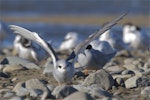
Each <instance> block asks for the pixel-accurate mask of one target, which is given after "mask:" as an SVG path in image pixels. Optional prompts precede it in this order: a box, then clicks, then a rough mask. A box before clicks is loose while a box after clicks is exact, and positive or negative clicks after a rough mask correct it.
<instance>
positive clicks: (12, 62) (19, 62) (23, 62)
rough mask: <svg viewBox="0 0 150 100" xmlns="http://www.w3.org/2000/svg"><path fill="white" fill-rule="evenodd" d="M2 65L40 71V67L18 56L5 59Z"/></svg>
mask: <svg viewBox="0 0 150 100" xmlns="http://www.w3.org/2000/svg"><path fill="white" fill-rule="evenodd" d="M1 64H3V65H6V64H9V65H22V66H24V67H26V68H28V69H40V68H39V66H37V65H36V64H34V63H33V62H31V61H28V60H26V59H23V58H20V57H16V56H9V57H6V58H4V59H3V60H2V61H1Z"/></svg>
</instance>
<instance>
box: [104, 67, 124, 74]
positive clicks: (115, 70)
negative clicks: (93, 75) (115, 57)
mask: <svg viewBox="0 0 150 100" xmlns="http://www.w3.org/2000/svg"><path fill="white" fill-rule="evenodd" d="M105 70H106V71H108V72H113V73H115V72H116V73H121V72H122V71H123V70H124V68H122V67H119V66H111V67H108V68H106V69H105Z"/></svg>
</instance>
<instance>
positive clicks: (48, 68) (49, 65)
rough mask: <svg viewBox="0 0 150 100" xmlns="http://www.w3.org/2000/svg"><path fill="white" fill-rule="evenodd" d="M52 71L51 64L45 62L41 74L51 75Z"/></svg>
mask: <svg viewBox="0 0 150 100" xmlns="http://www.w3.org/2000/svg"><path fill="white" fill-rule="evenodd" d="M52 71H53V64H47V65H45V68H44V70H43V74H44V75H46V76H50V75H52Z"/></svg>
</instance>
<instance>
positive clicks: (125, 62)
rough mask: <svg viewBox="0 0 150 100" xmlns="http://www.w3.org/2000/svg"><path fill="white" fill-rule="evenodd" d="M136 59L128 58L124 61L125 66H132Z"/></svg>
mask: <svg viewBox="0 0 150 100" xmlns="http://www.w3.org/2000/svg"><path fill="white" fill-rule="evenodd" d="M134 60H135V59H134V58H127V59H125V60H124V64H132V62H133V61H134Z"/></svg>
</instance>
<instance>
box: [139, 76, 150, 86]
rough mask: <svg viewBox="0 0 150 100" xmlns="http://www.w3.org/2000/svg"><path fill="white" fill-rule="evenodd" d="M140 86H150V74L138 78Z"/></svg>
mask: <svg viewBox="0 0 150 100" xmlns="http://www.w3.org/2000/svg"><path fill="white" fill-rule="evenodd" d="M137 85H138V87H145V86H146V87H147V86H150V75H145V76H142V77H140V78H139V79H138V80H137Z"/></svg>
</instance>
